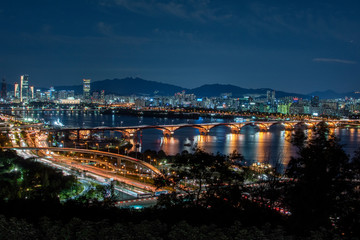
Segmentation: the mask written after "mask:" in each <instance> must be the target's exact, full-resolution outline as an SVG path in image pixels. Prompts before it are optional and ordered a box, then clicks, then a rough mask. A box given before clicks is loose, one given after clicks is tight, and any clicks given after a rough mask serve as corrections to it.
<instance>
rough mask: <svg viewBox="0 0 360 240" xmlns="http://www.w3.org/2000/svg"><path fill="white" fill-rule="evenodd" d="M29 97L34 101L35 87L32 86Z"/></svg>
mask: <svg viewBox="0 0 360 240" xmlns="http://www.w3.org/2000/svg"><path fill="white" fill-rule="evenodd" d="M29 97H30V98H31V99H34V86H30V92H29Z"/></svg>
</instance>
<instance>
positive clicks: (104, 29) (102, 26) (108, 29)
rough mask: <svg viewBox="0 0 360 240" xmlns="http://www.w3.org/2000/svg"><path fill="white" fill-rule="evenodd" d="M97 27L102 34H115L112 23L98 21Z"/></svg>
mask: <svg viewBox="0 0 360 240" xmlns="http://www.w3.org/2000/svg"><path fill="white" fill-rule="evenodd" d="M96 29H97V30H98V31H99V32H100V33H102V34H104V35H112V34H113V28H112V26H111V25H108V24H106V23H104V22H98V23H97V24H96Z"/></svg>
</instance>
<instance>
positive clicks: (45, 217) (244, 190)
mask: <svg viewBox="0 0 360 240" xmlns="http://www.w3.org/2000/svg"><path fill="white" fill-rule="evenodd" d="M292 142H293V144H294V145H295V146H297V147H298V155H297V156H296V157H293V158H292V159H291V161H290V162H289V165H288V168H287V170H286V172H285V175H284V174H280V173H277V172H276V169H274V168H270V169H252V168H251V167H245V166H242V165H241V163H242V162H243V157H242V156H241V154H239V153H234V154H232V155H230V156H223V155H220V154H216V155H213V154H208V153H205V152H203V151H201V150H197V151H195V153H193V154H189V153H187V152H183V153H181V154H178V155H176V156H174V157H173V158H172V159H171V161H172V167H171V169H170V171H169V172H168V174H166V175H164V176H162V177H158V178H156V179H155V184H156V185H157V186H159V187H162V188H168V189H169V190H170V189H171V190H174V191H175V192H176V191H178V192H179V191H181V193H183V194H182V195H179V194H175V193H174V194H168V195H162V196H161V197H160V198H159V200H158V204H157V205H156V206H155V207H152V208H147V209H144V210H132V209H119V208H116V207H114V205H113V202H112V201H111V197H109V198H108V199H105V200H104V201H103V202H96V201H89V200H86V199H85V200H84V199H83V200H82V201H77V200H69V201H67V202H65V203H60V201H59V199H58V197H57V196H56V195H48V194H47V195H46V196H48V197H47V198H43V199H41V197H37V198H36V199H24V198H16V197H14V198H12V199H11V200H10V199H5V198H4V197H2V202H1V204H0V215H1V216H0V239H359V238H358V237H359V236H360V228H359V226H360V201H359V199H360V197H359V179H360V151H358V152H357V153H356V154H355V156H354V157H353V158H352V159H350V157H349V156H348V155H347V154H345V152H344V150H343V149H342V146H341V145H340V144H339V142H338V140H337V139H336V138H335V137H334V136H332V135H331V134H330V133H329V131H328V128H327V127H326V125H325V124H320V125H319V128H318V129H317V130H316V131H315V132H314V133H313V136H312V137H311V138H307V136H306V135H305V133H304V132H303V131H302V130H301V129H298V130H297V131H296V132H295V134H294V135H293V137H292ZM2 154H3V157H2V158H1V159H2V162H5V163H6V161H4V160H5V159H7V157H9V156H7V157H6V156H5V155H6V153H2ZM4 154H5V155H4ZM147 155H150V157H149V159H151V158H154V157H156V158H158V157H163V156H160V155H163V153H160V155H159V154H157V155H156V154H155V153H153V152H151V151H148V152H147V153H144V158H145V159H146V158H147ZM1 166H5V165H4V164H2V165H1ZM1 166H0V168H1ZM3 169H5V167H3ZM8 169H9V168H8ZM3 174H5V171H3ZM265 175H266V176H267V177H266V178H265V177H261V178H259V177H258V176H265ZM249 180H251V181H252V182H255V183H256V185H252V186H249V185H248V184H245V183H246V182H249ZM1 184H2V185H1V187H3V186H5V184H3V182H2V183H1ZM37 185H39V184H37ZM204 190H206V191H204ZM244 195H245V196H251V197H252V198H254V199H256V201H249V199H248V198H247V197H246V198H244ZM37 196H39V195H37ZM40 196H41V195H40ZM44 196H45V195H44ZM277 207H281V208H283V209H288V210H289V211H291V215H286V214H280V213H279V212H278V211H275V210H274V209H276V208H277Z"/></svg>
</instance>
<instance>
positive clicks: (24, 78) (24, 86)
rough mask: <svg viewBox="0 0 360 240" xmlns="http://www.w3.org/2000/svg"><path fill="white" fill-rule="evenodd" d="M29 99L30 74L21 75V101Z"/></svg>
mask: <svg viewBox="0 0 360 240" xmlns="http://www.w3.org/2000/svg"><path fill="white" fill-rule="evenodd" d="M28 100H29V75H27V74H25V75H21V76H20V101H21V102H27V101H28Z"/></svg>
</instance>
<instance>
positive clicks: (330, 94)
mask: <svg viewBox="0 0 360 240" xmlns="http://www.w3.org/2000/svg"><path fill="white" fill-rule="evenodd" d="M309 95H310V96H318V97H319V98H320V99H333V98H344V97H354V98H360V94H359V93H355V92H347V93H337V92H334V91H332V90H326V91H316V92H312V93H310V94H309Z"/></svg>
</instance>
